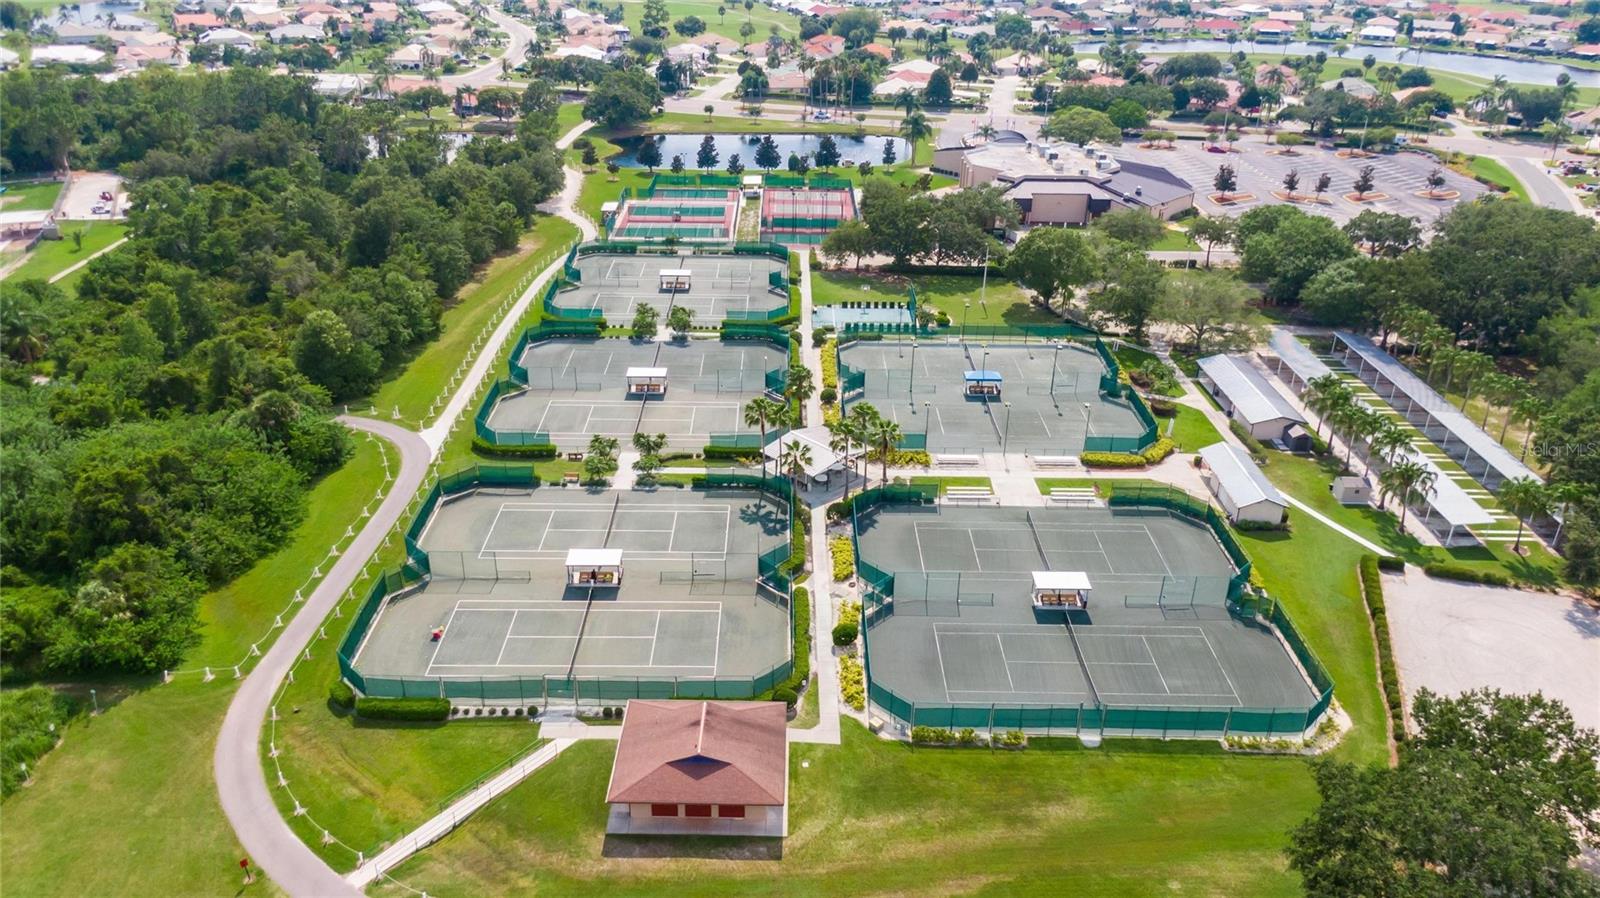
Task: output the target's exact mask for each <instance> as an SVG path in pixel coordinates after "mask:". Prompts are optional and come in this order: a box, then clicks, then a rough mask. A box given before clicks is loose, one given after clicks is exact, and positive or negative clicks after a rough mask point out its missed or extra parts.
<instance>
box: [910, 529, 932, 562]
mask: <svg viewBox="0 0 1600 898" xmlns="http://www.w3.org/2000/svg"><path fill="white" fill-rule="evenodd" d="M911 535H912V536H913V537H915V538H916V540H917V568H918V569H920V570H922V571H923V572H924V573H926V572H927V570H928V560H927V559H926V558H923V557H922V528H921V527H912V528H911Z"/></svg>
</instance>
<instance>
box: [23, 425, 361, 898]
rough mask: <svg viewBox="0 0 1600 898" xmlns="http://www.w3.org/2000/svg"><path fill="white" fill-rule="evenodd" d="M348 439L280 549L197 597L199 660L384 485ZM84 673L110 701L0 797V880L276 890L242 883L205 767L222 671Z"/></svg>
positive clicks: (200, 891)
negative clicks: (156, 677)
mask: <svg viewBox="0 0 1600 898" xmlns="http://www.w3.org/2000/svg"><path fill="white" fill-rule="evenodd" d="M355 446H356V454H355V456H354V457H353V458H352V459H351V460H350V461H349V462H347V463H346V464H345V466H344V467H343V468H341V469H340V470H338V471H336V472H334V473H333V474H330V475H329V476H327V477H326V478H324V479H323V480H322V482H321V483H319V484H318V485H317V486H316V488H315V489H314V490H313V491H312V492H311V495H310V497H309V500H308V502H307V509H308V516H307V518H306V520H305V521H304V522H303V523H302V524H301V525H300V526H299V527H298V528H296V530H295V532H294V535H293V537H292V538H291V539H290V541H289V542H288V543H287V544H286V545H285V546H284V548H283V549H281V550H280V551H278V552H276V553H274V554H272V555H270V556H268V557H266V558H264V559H262V560H261V561H260V562H258V563H257V564H256V565H255V566H254V567H253V568H251V569H250V571H249V572H248V573H246V574H244V575H243V576H242V577H240V578H239V579H238V580H236V581H235V582H234V583H232V584H230V585H229V586H228V587H226V588H224V589H220V590H217V591H216V592H213V593H211V594H210V595H208V596H206V598H205V600H204V602H203V604H202V606H201V620H202V622H203V630H202V632H203V633H204V636H205V641H204V642H203V643H202V644H201V646H200V647H199V648H198V649H196V650H195V652H194V653H193V656H192V657H193V658H195V659H196V660H197V662H198V663H201V664H203V663H205V660H204V659H213V658H214V659H219V660H220V659H230V663H231V661H232V660H237V659H238V656H239V655H240V654H242V647H247V646H248V644H249V642H250V641H251V640H253V639H256V638H259V637H261V636H263V635H266V634H268V633H269V632H271V631H270V627H271V624H272V619H273V615H274V614H276V613H277V612H278V611H279V610H280V609H281V608H282V606H283V605H284V604H286V603H287V602H288V600H289V598H290V597H292V596H293V595H294V590H295V588H296V587H298V586H299V585H300V584H301V583H303V582H304V581H305V578H306V576H307V575H308V574H309V573H310V572H311V569H312V567H313V566H314V565H315V564H316V563H317V562H318V561H319V560H320V559H321V558H322V557H323V555H324V554H325V553H326V552H327V549H328V546H330V545H332V544H333V542H334V541H335V540H337V539H339V538H341V537H342V536H343V534H344V531H345V527H346V526H347V525H348V524H349V523H350V521H351V520H352V518H353V517H354V514H353V512H352V509H359V508H360V507H361V503H363V502H365V501H366V500H368V499H370V498H371V496H372V495H373V494H374V493H375V492H376V491H377V490H378V489H379V488H380V487H382V485H383V483H384V477H383V464H382V456H381V454H380V450H379V447H378V446H377V445H376V444H374V443H369V442H368V441H367V440H366V439H364V438H359V437H358V438H356V440H355ZM268 644H270V643H267V642H264V643H263V644H262V647H263V649H264V648H266V646H267V645H268ZM324 645H325V644H324ZM313 651H314V652H315V651H320V649H316V648H314V649H313ZM87 685H97V686H98V688H99V694H100V702H101V705H102V707H106V706H108V705H111V707H109V708H107V710H106V711H105V712H104V713H102V714H101V715H99V716H98V717H80V718H78V719H77V720H76V722H74V723H73V724H71V725H70V726H69V727H68V728H67V730H66V732H65V733H64V734H63V742H62V744H61V745H60V746H58V747H57V748H56V749H54V750H53V751H51V752H50V753H49V754H47V755H45V756H44V759H43V761H42V762H41V763H40V764H39V766H38V767H37V769H36V771H35V773H34V783H33V785H32V786H30V787H28V788H26V789H23V790H22V791H21V792H19V793H17V794H16V795H14V796H12V797H11V798H9V799H7V800H6V802H5V803H4V805H3V806H0V812H3V814H4V816H5V821H6V837H5V839H4V840H0V864H3V866H4V868H5V871H6V890H7V891H8V892H9V893H12V894H17V895H31V896H56V895H59V896H63V898H66V896H78V895H130V896H131V895H141V896H142V895H173V896H177V895H185V896H187V895H235V896H239V895H245V896H269V895H276V894H278V892H277V890H276V888H275V887H274V886H273V885H271V884H270V883H267V882H265V881H264V880H262V879H258V880H257V883H256V885H253V886H250V887H248V888H242V889H241V887H240V876H239V868H238V866H237V864H238V860H239V858H240V857H241V856H242V851H241V849H240V848H239V845H238V842H237V841H235V839H234V836H233V831H232V829H231V828H230V827H229V826H228V822H227V819H226V818H225V817H224V816H223V814H222V808H221V807H220V805H219V804H218V802H217V791H216V786H215V784H214V783H213V781H212V779H211V753H212V750H213V747H214V746H215V744H216V734H217V730H218V728H220V727H221V725H222V717H223V714H224V713H225V712H226V710H227V707H228V702H229V701H230V700H231V699H232V698H233V694H234V691H235V690H234V681H233V679H232V674H231V672H228V671H219V678H218V679H217V680H215V681H213V682H211V683H204V682H202V681H201V678H200V677H199V676H183V677H180V678H179V679H178V680H176V681H175V682H173V683H171V684H168V685H155V683H154V682H152V681H137V682H128V681H122V682H116V683H100V684H87ZM113 702H116V703H115V704H114V705H113Z"/></svg>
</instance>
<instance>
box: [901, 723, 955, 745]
mask: <svg viewBox="0 0 1600 898" xmlns="http://www.w3.org/2000/svg"><path fill="white" fill-rule="evenodd" d="M954 741H956V734H955V733H952V732H951V731H949V730H947V729H945V728H944V727H925V726H914V727H912V728H911V742H912V744H914V745H949V744H950V743H952V742H954Z"/></svg>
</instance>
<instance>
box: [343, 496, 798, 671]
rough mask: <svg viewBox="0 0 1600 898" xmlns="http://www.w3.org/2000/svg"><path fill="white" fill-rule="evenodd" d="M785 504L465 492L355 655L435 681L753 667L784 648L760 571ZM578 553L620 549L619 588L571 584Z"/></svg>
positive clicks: (783, 613)
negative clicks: (407, 588)
mask: <svg viewBox="0 0 1600 898" xmlns="http://www.w3.org/2000/svg"><path fill="white" fill-rule="evenodd" d="M788 514H789V512H788V508H787V507H786V506H783V505H781V504H779V503H776V502H775V500H773V499H771V498H770V497H767V496H764V495H762V494H760V493H756V492H753V491H744V490H726V491H709V492H702V491H689V490H677V489H667V490H661V491H657V492H643V491H637V492H636V491H624V492H620V493H617V492H606V491H587V490H578V489H564V488H561V487H540V488H538V489H533V490H526V489H521V490H480V491H478V492H475V493H469V494H465V495H462V496H460V497H458V498H454V499H452V500H450V501H449V502H447V503H444V504H441V505H440V507H439V508H438V509H437V510H436V511H435V513H434V516H433V519H432V520H431V521H429V522H428V524H427V527H426V529H424V530H423V531H422V533H421V536H420V539H419V542H420V545H421V547H422V548H423V549H424V550H425V551H426V552H427V553H428V558H429V564H430V567H431V569H432V577H431V579H430V580H429V581H428V582H427V583H425V584H424V585H423V587H422V588H421V589H419V590H417V591H414V592H411V593H409V594H404V595H401V596H399V597H396V598H392V599H390V600H389V602H388V603H387V604H386V605H385V607H384V608H383V609H382V610H381V611H380V612H379V614H378V616H377V618H376V621H375V622H374V624H373V626H372V630H371V633H370V635H369V636H368V637H367V639H366V641H365V642H364V643H363V644H362V645H361V647H360V649H359V651H358V653H357V655H356V657H355V666H356V667H357V668H358V669H359V670H360V671H361V672H362V675H363V676H365V677H379V678H384V677H395V678H402V677H403V678H428V679H430V680H450V679H478V678H504V677H515V678H523V679H524V680H537V679H540V678H545V677H551V678H560V679H565V678H569V677H591V678H601V677H603V678H608V679H617V678H621V679H632V678H641V679H646V678H647V679H651V680H663V679H671V678H712V677H716V678H730V677H755V676H758V675H760V674H763V673H765V672H767V671H769V670H771V669H772V668H774V667H775V666H777V665H780V664H782V663H784V662H785V661H786V660H787V659H788V653H789V611H788V608H787V607H786V600H785V599H784V598H782V597H781V596H779V595H777V594H776V593H774V592H773V591H772V590H770V589H768V588H766V587H765V586H762V585H758V582H757V571H758V564H757V556H758V555H760V554H761V553H762V552H767V551H770V550H773V549H774V548H777V547H781V546H784V545H785V544H786V543H787V540H788V535H789V531H788V521H789V517H788ZM575 548H577V549H585V548H587V549H594V548H612V549H621V550H622V558H623V575H622V583H621V586H620V587H610V588H606V587H602V588H590V587H586V586H569V585H567V578H566V568H565V560H566V556H567V550H568V549H575ZM440 630H442V634H441V635H440V637H439V638H438V639H435V638H434V633H435V632H436V631H440ZM534 693H535V694H536V693H537V689H535V690H534Z"/></svg>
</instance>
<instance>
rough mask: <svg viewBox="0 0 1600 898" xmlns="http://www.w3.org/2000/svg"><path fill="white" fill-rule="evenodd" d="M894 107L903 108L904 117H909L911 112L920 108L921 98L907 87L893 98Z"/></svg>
mask: <svg viewBox="0 0 1600 898" xmlns="http://www.w3.org/2000/svg"><path fill="white" fill-rule="evenodd" d="M894 107H895V108H896V109H901V108H904V109H905V111H906V118H910V117H911V114H912V113H914V112H917V111H918V110H920V109H921V108H922V99H921V98H920V97H918V96H917V92H916V91H914V90H911V89H910V88H907V89H905V90H902V91H900V93H899V95H898V96H896V97H895V98H894Z"/></svg>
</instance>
